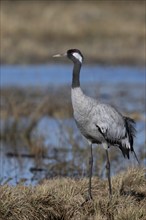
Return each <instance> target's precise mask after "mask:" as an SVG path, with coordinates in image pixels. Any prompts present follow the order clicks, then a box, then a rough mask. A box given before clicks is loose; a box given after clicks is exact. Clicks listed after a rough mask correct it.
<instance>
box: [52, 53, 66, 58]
mask: <svg viewBox="0 0 146 220" xmlns="http://www.w3.org/2000/svg"><path fill="white" fill-rule="evenodd" d="M66 56H67V53H63V54H56V55H53V57H66Z"/></svg>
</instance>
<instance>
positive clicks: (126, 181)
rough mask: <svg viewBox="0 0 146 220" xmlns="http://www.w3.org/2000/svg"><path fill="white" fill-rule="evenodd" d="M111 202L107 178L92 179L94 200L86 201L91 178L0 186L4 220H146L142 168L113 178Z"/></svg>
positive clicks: (0, 207)
mask: <svg viewBox="0 0 146 220" xmlns="http://www.w3.org/2000/svg"><path fill="white" fill-rule="evenodd" d="M112 185H113V198H112V201H111V202H109V199H108V188H107V186H108V184H107V181H104V180H100V179H98V178H97V177H94V178H93V181H92V192H93V197H94V201H88V202H85V199H86V194H87V187H88V179H85V178H84V179H80V180H75V179H70V178H55V179H50V180H45V181H44V182H43V183H42V184H39V185H37V186H35V187H33V186H23V185H17V186H15V187H14V186H8V185H3V186H1V187H0V217H1V219H3V220H20V219H21V220H37V219H38V220H48V219H49V220H55V219H57V220H59V219H60V220H62V219H64V220H69V219H71V220H78V219H84V220H86V219H91V220H93V219H94V220H131V219H132V220H138V219H140V220H145V216H146V180H145V170H144V169H143V168H137V169H136V168H133V169H130V170H128V171H126V172H123V173H120V174H119V175H117V176H115V177H114V178H112Z"/></svg>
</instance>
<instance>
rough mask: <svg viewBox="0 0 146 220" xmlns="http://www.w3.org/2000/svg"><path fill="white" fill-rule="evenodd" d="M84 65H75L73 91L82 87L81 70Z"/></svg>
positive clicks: (78, 63)
mask: <svg viewBox="0 0 146 220" xmlns="http://www.w3.org/2000/svg"><path fill="white" fill-rule="evenodd" d="M81 66H82V64H81V63H80V62H77V63H74V67H73V76H72V89H74V88H78V87H80V70H81Z"/></svg>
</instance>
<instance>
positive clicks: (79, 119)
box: [55, 49, 138, 198]
mask: <svg viewBox="0 0 146 220" xmlns="http://www.w3.org/2000/svg"><path fill="white" fill-rule="evenodd" d="M55 56H56V57H57V56H62V55H60V54H58V55H55ZM63 56H67V57H68V58H69V59H71V60H72V61H73V63H74V68H73V77H72V88H71V99H72V106H73V112H74V119H75V121H76V124H77V127H78V128H79V130H80V132H81V133H82V135H83V136H84V137H85V138H86V139H87V140H88V142H89V143H90V147H91V156H90V160H89V164H90V172H89V198H92V195H91V177H92V166H93V155H92V144H94V143H96V144H100V145H101V146H102V147H103V148H104V149H105V150H106V156H107V165H106V168H107V170H108V181H109V192H110V195H111V194H112V190H111V180H110V162H109V156H108V148H109V147H110V146H111V145H112V146H116V147H119V148H120V150H121V151H122V153H123V156H124V157H125V156H126V157H127V158H129V152H130V151H132V152H134V155H135V157H136V159H137V156H136V154H135V151H134V149H133V138H134V136H135V127H134V121H133V120H132V119H131V118H128V117H124V116H123V115H122V114H121V113H119V112H118V111H117V110H116V109H115V108H114V107H112V106H110V105H107V104H104V103H101V102H98V101H97V100H95V99H93V98H91V97H88V96H86V95H85V94H84V93H83V91H82V89H81V88H80V69H81V65H82V61H83V55H82V54H81V52H80V51H79V50H78V49H70V50H68V51H67V53H65V54H63ZM137 160H138V159H137Z"/></svg>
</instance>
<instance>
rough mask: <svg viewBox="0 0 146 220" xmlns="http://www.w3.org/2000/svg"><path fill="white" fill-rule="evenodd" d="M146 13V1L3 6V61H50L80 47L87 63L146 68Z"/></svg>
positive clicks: (5, 4)
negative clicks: (145, 64) (58, 53)
mask: <svg viewBox="0 0 146 220" xmlns="http://www.w3.org/2000/svg"><path fill="white" fill-rule="evenodd" d="M145 13H146V12H145V1H68V2H67V1H2V2H1V62H2V63H8V64H14V63H21V64H22V63H44V62H50V61H52V54H54V53H56V52H64V51H66V50H67V49H68V48H73V47H77V48H80V49H81V50H82V51H83V53H84V54H85V55H86V60H87V61H92V62H93V61H94V62H99V63H110V64H119V63H120V64H142V65H143V64H144V62H145V55H144V52H145V50H144V41H145V33H144V32H145Z"/></svg>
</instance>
